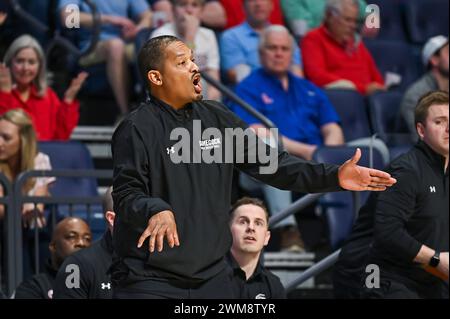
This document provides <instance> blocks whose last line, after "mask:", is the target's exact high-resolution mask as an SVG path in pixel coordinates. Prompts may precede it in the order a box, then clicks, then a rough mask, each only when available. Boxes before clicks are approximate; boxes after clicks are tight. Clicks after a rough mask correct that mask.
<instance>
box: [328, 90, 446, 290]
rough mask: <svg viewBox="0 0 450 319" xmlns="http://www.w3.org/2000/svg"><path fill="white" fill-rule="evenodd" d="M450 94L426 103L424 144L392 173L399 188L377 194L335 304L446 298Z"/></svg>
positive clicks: (348, 250) (421, 108)
mask: <svg viewBox="0 0 450 319" xmlns="http://www.w3.org/2000/svg"><path fill="white" fill-rule="evenodd" d="M448 112H449V103H448V93H446V92H443V91H436V92H431V93H428V94H426V95H425V96H423V97H422V98H421V99H420V100H419V102H418V105H417V107H416V110H415V122H416V128H417V132H418V135H419V136H420V140H419V141H418V143H417V144H416V145H415V146H414V147H413V148H412V149H411V150H410V151H409V152H408V153H406V154H404V155H402V156H400V157H398V158H397V159H395V160H394V161H392V162H391V164H390V166H389V167H388V170H387V171H388V172H390V173H391V174H392V175H393V176H394V177H395V178H396V179H397V180H398V183H397V184H396V185H395V186H394V187H392V188H390V189H389V190H387V191H386V192H383V193H379V194H372V195H371V197H370V198H369V200H368V202H367V204H366V205H365V206H364V207H363V208H362V209H361V211H360V215H359V217H358V220H357V222H356V224H355V226H354V228H353V230H352V235H351V236H350V239H349V240H348V242H347V243H346V244H345V246H344V247H343V248H342V251H341V253H340V256H339V260H338V262H337V264H336V266H335V269H334V284H335V287H334V288H335V292H336V297H338V298H359V297H363V298H442V297H447V298H448V273H449V270H448V262H449V258H448V250H449V248H448V242H449V232H448V230H449V224H448V217H449V216H448V212H449V206H448V203H449V198H448V196H449V193H448V153H449V144H448V143H449V140H448V138H449V134H448V125H449V124H448V120H449V119H448Z"/></svg>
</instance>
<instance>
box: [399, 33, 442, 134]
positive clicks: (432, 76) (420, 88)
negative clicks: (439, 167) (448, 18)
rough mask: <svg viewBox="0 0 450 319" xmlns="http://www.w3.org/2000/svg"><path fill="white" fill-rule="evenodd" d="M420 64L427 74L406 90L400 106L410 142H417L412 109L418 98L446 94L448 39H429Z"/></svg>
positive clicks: (440, 36) (438, 37) (440, 37)
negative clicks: (431, 93) (444, 92)
mask: <svg viewBox="0 0 450 319" xmlns="http://www.w3.org/2000/svg"><path fill="white" fill-rule="evenodd" d="M422 62H423V64H424V65H425V66H426V67H427V69H428V72H427V73H425V74H424V75H423V76H422V77H421V78H420V79H418V80H417V81H416V82H414V83H413V84H412V85H411V86H410V87H409V88H408V90H407V91H406V93H405V95H404V96H403V100H402V104H401V106H400V109H401V113H402V117H403V118H404V119H405V122H406V124H407V126H408V130H409V132H410V134H411V140H412V142H417V138H418V136H417V132H416V126H415V124H414V109H415V106H416V105H417V101H418V100H419V97H421V96H422V95H424V94H425V93H427V92H430V91H435V90H443V91H446V92H448V73H449V72H448V64H449V58H448V38H447V37H445V36H442V35H438V36H435V37H432V38H430V39H429V40H428V41H427V43H426V44H425V46H424V47H423V50H422Z"/></svg>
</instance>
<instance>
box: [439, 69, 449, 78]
mask: <svg viewBox="0 0 450 319" xmlns="http://www.w3.org/2000/svg"><path fill="white" fill-rule="evenodd" d="M437 70H438V72H439V74H440V75H441V76H443V77H444V78H446V79H448V75H449V71H448V69H444V68H443V67H442V66H438V69H437Z"/></svg>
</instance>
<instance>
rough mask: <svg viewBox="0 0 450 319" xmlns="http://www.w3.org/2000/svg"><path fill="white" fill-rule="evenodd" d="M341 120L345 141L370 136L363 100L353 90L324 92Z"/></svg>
mask: <svg viewBox="0 0 450 319" xmlns="http://www.w3.org/2000/svg"><path fill="white" fill-rule="evenodd" d="M325 93H326V95H327V96H328V98H329V99H330V101H331V104H332V105H333V106H334V108H335V110H336V112H337V113H338V115H339V117H340V118H341V124H342V129H343V131H344V137H345V140H346V141H351V140H355V139H357V138H361V137H368V136H370V135H371V131H370V124H369V119H368V117H367V111H366V104H365V102H364V98H363V96H362V95H360V94H359V93H358V92H356V91H353V90H325Z"/></svg>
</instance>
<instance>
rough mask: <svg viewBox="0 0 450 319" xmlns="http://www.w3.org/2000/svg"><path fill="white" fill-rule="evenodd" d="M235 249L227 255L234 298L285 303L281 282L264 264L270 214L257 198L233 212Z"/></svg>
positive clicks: (246, 200) (241, 202) (240, 202)
mask: <svg viewBox="0 0 450 319" xmlns="http://www.w3.org/2000/svg"><path fill="white" fill-rule="evenodd" d="M230 229H231V234H232V236H233V245H232V246H231V250H230V252H229V253H228V255H227V261H228V263H229V264H230V266H231V268H232V270H233V272H232V285H233V289H234V294H235V296H236V297H238V298H240V299H285V298H286V292H285V290H284V287H283V285H282V284H281V282H280V279H279V278H278V277H277V276H275V275H274V274H273V273H272V272H270V271H269V270H267V269H266V268H265V267H264V266H263V265H262V263H261V259H260V258H261V253H262V250H263V248H264V247H265V246H267V244H268V243H269V239H270V231H269V213H268V210H267V207H266V206H265V205H264V203H263V202H262V201H261V200H259V199H257V198H249V197H243V198H241V199H239V200H238V201H237V202H236V203H235V204H234V205H233V207H232V208H231V215H230Z"/></svg>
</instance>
